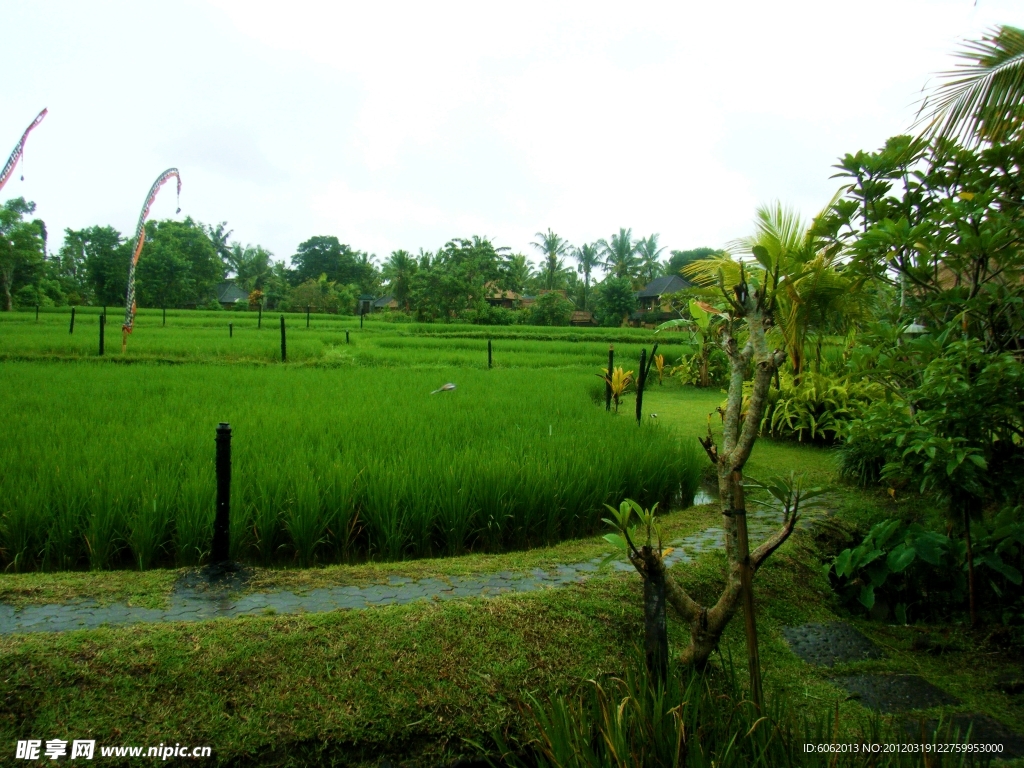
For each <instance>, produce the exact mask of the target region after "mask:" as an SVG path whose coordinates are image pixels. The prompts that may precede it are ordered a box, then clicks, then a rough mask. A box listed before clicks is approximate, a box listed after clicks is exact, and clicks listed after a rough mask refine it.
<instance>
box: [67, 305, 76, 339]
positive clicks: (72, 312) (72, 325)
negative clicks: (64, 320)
mask: <svg viewBox="0 0 1024 768" xmlns="http://www.w3.org/2000/svg"><path fill="white" fill-rule="evenodd" d="M74 332H75V308H74V307H72V308H71V326H70V327H69V328H68V333H74Z"/></svg>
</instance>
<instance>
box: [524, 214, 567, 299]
mask: <svg viewBox="0 0 1024 768" xmlns="http://www.w3.org/2000/svg"><path fill="white" fill-rule="evenodd" d="M535 237H536V238H538V240H539V242H534V243H530V245H532V246H533V247H534V248H536V249H537V250H538V251H540V252H541V253H543V254H544V261H543V263H542V264H541V269H540V273H541V277H542V279H543V281H544V287H545V288H547V289H548V290H549V291H552V290H554V289H555V288H556V287H557V285H559V284H560V282H561V277H562V273H563V272H564V271H565V262H564V260H563V258H562V257H563V256H565V254H566V252H567V251H568V250H569V248H571V247H572V246H570V245H569V243H568V241H566V240H565V239H563V238H562V237H560V236H558V235H556V234H555V233H554V232H552V231H551V227H548V231H547V232H546V233H544V232H537V233H536V235H535Z"/></svg>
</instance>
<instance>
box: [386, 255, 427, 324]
mask: <svg viewBox="0 0 1024 768" xmlns="http://www.w3.org/2000/svg"><path fill="white" fill-rule="evenodd" d="M417 266H418V265H417V263H416V258H415V257H414V256H413V255H412V254H411V253H409V252H408V251H402V250H398V251H392V252H391V256H389V257H388V260H387V261H386V262H384V267H383V268H382V269H381V271H380V274H381V277H383V278H384V279H385V280H387V282H388V285H389V286H390V288H391V296H392V297H393V298H394V300H395V301H397V302H398V304H399V306H402V307H405V309H409V281H410V280H412V276H413V275H414V274H416V269H417Z"/></svg>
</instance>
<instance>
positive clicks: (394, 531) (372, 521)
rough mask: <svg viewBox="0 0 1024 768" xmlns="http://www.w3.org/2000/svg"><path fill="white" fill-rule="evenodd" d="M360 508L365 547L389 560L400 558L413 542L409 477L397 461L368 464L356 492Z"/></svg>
mask: <svg viewBox="0 0 1024 768" xmlns="http://www.w3.org/2000/svg"><path fill="white" fill-rule="evenodd" d="M357 498H358V499H359V501H357V509H359V510H360V515H359V516H360V518H361V519H362V520H363V523H364V525H365V526H366V528H365V532H366V538H367V544H366V548H367V550H368V551H369V552H370V553H371V554H375V555H378V556H380V557H382V558H384V559H386V560H400V559H401V558H402V557H404V555H405V552H406V549H407V547H408V546H409V544H410V538H411V533H412V532H411V530H410V525H409V508H408V505H407V501H408V476H407V473H406V472H405V468H404V467H402V466H401V465H400V464H398V463H397V462H395V461H387V460H375V461H373V462H371V463H369V464H367V466H366V467H365V469H364V471H363V473H362V475H361V476H360V483H359V486H358V491H357Z"/></svg>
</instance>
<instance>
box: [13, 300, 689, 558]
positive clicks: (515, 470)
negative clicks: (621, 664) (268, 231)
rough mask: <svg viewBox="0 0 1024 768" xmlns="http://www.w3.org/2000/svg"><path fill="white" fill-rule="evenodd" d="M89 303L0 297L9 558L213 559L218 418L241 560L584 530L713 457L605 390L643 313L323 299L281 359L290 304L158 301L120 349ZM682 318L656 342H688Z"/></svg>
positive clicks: (684, 493) (669, 489)
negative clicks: (604, 321)
mask: <svg viewBox="0 0 1024 768" xmlns="http://www.w3.org/2000/svg"><path fill="white" fill-rule="evenodd" d="M76 315H77V317H76V326H75V331H74V333H73V334H70V333H69V332H68V331H69V321H70V312H69V310H60V311H56V310H55V311H51V312H43V313H41V315H40V318H39V320H38V321H37V320H36V319H35V315H34V313H10V314H6V315H0V386H2V391H3V392H4V401H5V411H6V416H5V419H4V431H5V439H4V440H3V441H2V442H0V489H2V492H0V565H2V567H4V568H5V569H6V570H8V571H25V570H34V569H45V570H70V569H81V568H92V569H109V568H125V567H132V568H139V569H146V568H153V567H161V566H181V565H195V564H199V563H202V562H204V561H205V560H204V558H206V557H207V555H208V552H209V549H210V543H211V538H212V521H213V515H214V500H215V491H216V481H215V473H214V460H213V458H214V435H215V429H216V426H217V424H218V423H219V422H228V423H230V424H231V427H232V430H233V441H232V448H233V455H232V461H233V467H232V506H231V549H232V557H233V559H236V560H240V561H244V562H257V563H261V564H265V565H271V564H281V565H284V564H295V565H298V566H308V565H311V564H316V563H325V562H352V561H362V560H366V559H372V560H397V559H404V558H413V557H427V556H433V555H454V554H462V553H465V552H498V551H505V550H509V549H525V548H529V547H532V546H537V545H544V544H550V543H553V542H555V541H558V540H561V539H565V538H574V537H580V536H586V535H590V534H592V533H594V532H595V531H598V530H599V529H600V528H601V527H602V526H603V523H602V522H601V518H602V517H604V516H605V515H606V510H605V509H604V506H603V505H604V504H605V503H614V504H617V503H618V501H620V500H621V499H622V498H626V497H630V498H634V499H637V500H639V501H641V502H642V503H644V504H645V505H649V504H653V503H655V502H660V503H661V504H662V505H663V506H664V505H667V504H670V503H672V502H673V501H676V502H678V501H680V500H686V499H688V498H692V496H693V493H694V492H695V490H696V488H697V486H698V483H699V479H700V473H701V470H702V469H703V467H704V464H705V463H706V459H704V458H703V457H702V456H699V455H698V454H697V449H696V444H695V442H694V441H692V440H687V441H683V440H682V439H681V437H680V436H679V435H677V434H675V433H674V432H672V431H671V430H669V429H667V428H666V429H663V428H660V427H659V426H658V423H657V421H655V420H648V421H647V422H646V423H644V424H642V425H640V426H639V427H638V425H637V424H636V422H635V420H634V419H633V418H632V414H631V413H627V411H631V410H632V408H631V406H632V403H631V402H630V403H628V404H627V407H625V408H624V409H623V413H622V414H620V415H615V414H608V413H607V412H606V411H605V410H604V405H603V402H598V399H599V396H600V395H601V393H602V387H603V385H602V384H601V382H600V380H599V379H598V378H597V377H596V376H595V373H597V372H598V370H599V369H600V368H601V367H603V366H605V365H607V355H608V346H609V343H614V345H615V349H616V356H617V359H616V364H624V365H625V366H626V367H627V369H629V368H633V369H635V368H636V362H637V361H638V358H639V353H640V349H641V347H645V346H646V347H648V348H649V347H650V345H651V343H652V342H653V341H654V340H655V339H654V337H653V334H652V332H650V331H643V330H633V329H611V330H607V329H569V328H566V329H551V328H547V329H541V328H518V327H517V328H493V329H489V328H481V327H479V326H457V325H434V326H425V325H411V324H394V323H385V322H382V321H380V320H378V319H376V318H374V319H367V321H366V322H365V325H364V327H363V328H362V329H360V328H359V320H358V318H351V317H349V318H344V317H341V318H339V317H336V316H319V317H318V316H315V315H314V316H313V317H312V318H311V321H310V327H309V328H308V329H307V328H306V322H305V321H306V318H305V315H290V316H288V318H287V321H286V322H287V334H288V335H287V345H288V362H287V363H281V362H280V331H279V324H280V320H279V315H274V316H270V315H269V314H267V315H264V317H263V328H262V329H260V328H257V317H256V315H255V313H236V312H220V313H217V312H187V311H174V312H168V313H167V325H166V326H164V325H163V322H162V321H163V318H162V314H161V313H160V312H159V311H151V312H145V311H143V312H142V313H140V316H139V320H138V322H137V324H136V330H135V332H134V333H133V334H132V336H131V337H130V339H129V342H128V350H127V352H126V353H124V354H122V352H121V349H120V322H119V319H120V318H119V315H116V314H115V313H114V312H113V311H112V310H111V312H110V314H109V316H108V319H107V320H108V322H107V326H106V330H107V331H108V334H107V340H106V341H107V344H106V354H105V355H104V356H103V357H100V356H99V355H98V324H99V316H98V310H96V309H95V308H87V309H85V310H83V311H79V312H77V313H76ZM228 323H233V324H234V328H233V334H232V335H230V336H229V331H228ZM346 332H348V339H347V340H346ZM488 338H490V339H493V343H492V347H493V357H494V367H493V369H488V367H487V340H488ZM679 338H682V337H677V338H676V339H671V338H670V339H668V340H664V341H663V340H662V339H661V338H660V336H659V338H658V339H657V340H658V341H659V342H660V343H661V345H662V347H663V348H667V349H673V348H674V349H676V350H677V352H675V354H679V353H681V352H682V347H681V346H679V345H678V339H679ZM666 342H667V343H666ZM673 342H675V344H673ZM669 354H672V353H671V352H669ZM119 363H135V364H133V365H124V364H119ZM446 382H452V383H455V384H456V389H455V390H453V391H450V392H441V393H438V394H433V395H432V394H430V393H431V392H432V391H433V390H435V389H437V388H438V387H440V386H441V385H442V384H444V383H446Z"/></svg>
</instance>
